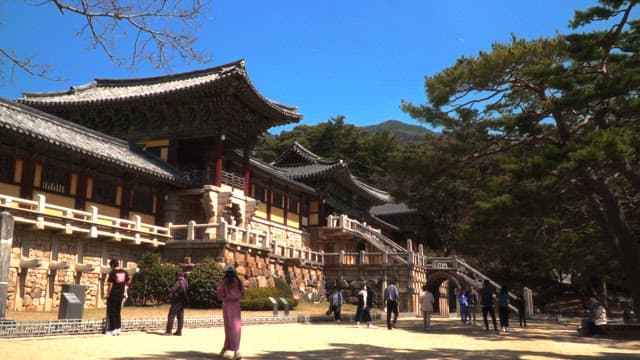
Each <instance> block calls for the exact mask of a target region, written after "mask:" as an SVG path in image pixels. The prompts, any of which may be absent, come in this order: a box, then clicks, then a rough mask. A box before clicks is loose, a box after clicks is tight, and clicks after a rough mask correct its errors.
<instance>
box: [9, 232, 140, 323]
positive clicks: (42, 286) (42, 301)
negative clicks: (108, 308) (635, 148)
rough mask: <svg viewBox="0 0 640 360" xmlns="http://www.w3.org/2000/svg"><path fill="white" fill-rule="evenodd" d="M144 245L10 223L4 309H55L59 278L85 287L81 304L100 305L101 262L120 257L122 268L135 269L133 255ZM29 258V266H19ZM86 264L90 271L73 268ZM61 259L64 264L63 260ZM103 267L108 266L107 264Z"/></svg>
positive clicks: (102, 286)
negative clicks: (12, 230)
mask: <svg viewBox="0 0 640 360" xmlns="http://www.w3.org/2000/svg"><path fill="white" fill-rule="evenodd" d="M148 250H149V249H148V248H146V247H143V246H137V245H133V244H131V245H129V244H124V243H119V242H108V241H107V240H106V239H87V238H86V237H83V236H68V235H63V234H57V233H53V232H48V231H37V230H31V229H29V228H28V227H26V226H16V227H15V229H14V234H13V242H12V249H11V258H10V268H9V275H8V283H9V284H8V294H7V310H8V311H55V310H57V309H58V308H59V305H60V299H61V296H62V288H63V285H65V284H79V285H83V286H84V287H85V304H84V305H85V307H86V308H102V307H104V306H105V302H104V294H105V291H106V277H107V274H106V272H105V266H106V264H108V262H109V260H110V259H122V260H123V264H122V266H123V267H124V268H129V269H135V268H137V266H138V263H137V261H138V260H137V259H139V257H140V255H142V253H143V252H145V251H148ZM24 264H29V265H28V266H29V267H23V265H24ZM77 264H84V265H87V264H90V265H92V266H93V269H92V270H91V271H90V272H81V271H77V268H76V265H77ZM64 265H66V266H64ZM107 270H108V269H107Z"/></svg>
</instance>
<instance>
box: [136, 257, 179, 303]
mask: <svg viewBox="0 0 640 360" xmlns="http://www.w3.org/2000/svg"><path fill="white" fill-rule="evenodd" d="M139 267H140V272H139V273H137V274H135V276H134V277H133V282H132V284H131V287H129V297H130V299H131V301H132V302H133V304H135V305H148V304H156V303H162V302H168V301H169V291H168V290H167V289H168V288H169V287H170V286H171V285H172V284H173V281H174V280H175V274H176V271H178V266H176V265H173V264H163V263H162V262H161V258H160V255H159V254H157V253H153V252H147V253H145V254H143V255H142V257H141V259H140V263H139Z"/></svg>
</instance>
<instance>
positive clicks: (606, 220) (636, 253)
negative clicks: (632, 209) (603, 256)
mask: <svg viewBox="0 0 640 360" xmlns="http://www.w3.org/2000/svg"><path fill="white" fill-rule="evenodd" d="M584 180H585V185H586V188H587V189H588V191H589V192H590V200H591V203H592V204H593V205H594V206H593V209H594V212H595V216H596V219H597V220H598V222H599V223H600V225H601V226H602V227H603V230H604V231H605V233H606V234H607V236H606V238H607V239H608V240H609V245H610V248H611V249H612V251H613V254H615V255H617V258H618V259H619V260H620V265H621V266H622V270H623V272H624V275H625V277H626V282H627V285H628V287H629V289H630V290H631V296H632V297H633V309H634V311H635V310H636V309H640V243H639V241H638V239H637V238H636V237H635V234H634V232H633V230H632V229H631V227H630V226H629V224H628V223H627V222H626V220H625V217H624V209H623V208H622V206H621V205H620V202H619V201H618V197H617V196H616V194H615V193H614V192H613V190H612V189H611V187H610V186H608V185H607V184H606V183H605V182H604V181H602V180H600V179H599V178H597V177H595V176H593V175H591V174H586V176H585V178H584Z"/></svg>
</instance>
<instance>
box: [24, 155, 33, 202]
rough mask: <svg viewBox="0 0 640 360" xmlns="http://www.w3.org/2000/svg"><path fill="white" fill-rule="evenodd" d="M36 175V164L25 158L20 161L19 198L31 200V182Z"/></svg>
mask: <svg viewBox="0 0 640 360" xmlns="http://www.w3.org/2000/svg"><path fill="white" fill-rule="evenodd" d="M35 173H36V162H35V161H34V160H33V159H32V158H30V157H25V158H24V159H23V161H22V179H21V181H20V197H21V198H23V199H31V198H32V197H33V181H34V177H35Z"/></svg>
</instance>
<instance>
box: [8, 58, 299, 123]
mask: <svg viewBox="0 0 640 360" xmlns="http://www.w3.org/2000/svg"><path fill="white" fill-rule="evenodd" d="M232 78H235V79H241V80H242V83H241V84H240V85H237V82H235V81H233V82H231V85H234V86H239V90H240V91H239V93H241V94H245V96H248V97H249V98H253V99H255V100H256V101H255V102H254V103H255V104H256V106H258V107H262V108H263V109H262V110H263V111H265V112H271V114H270V116H269V118H271V119H273V120H276V121H275V122H276V123H277V124H283V125H284V124H288V123H292V122H296V123H297V122H299V121H300V120H301V119H302V114H300V113H299V112H298V108H297V107H294V106H287V105H283V104H280V103H277V102H275V101H272V100H269V99H267V98H266V97H264V96H263V95H262V94H260V93H259V92H258V90H257V89H256V88H255V86H254V85H253V83H252V82H251V80H250V79H249V76H248V74H247V71H246V69H245V61H244V59H242V60H238V61H235V62H231V63H228V64H224V65H220V66H216V67H213V68H208V69H203V70H196V71H191V72H185V73H180V74H170V75H163V76H155V77H147V78H137V79H100V78H96V79H95V80H94V81H92V82H90V83H88V84H84V85H80V86H72V87H70V88H69V90H64V91H56V92H42V93H37V92H24V93H23V94H22V98H20V99H17V100H16V101H18V102H20V103H23V104H26V105H33V106H38V107H41V106H51V107H53V106H71V105H74V106H82V105H91V106H95V105H99V104H104V103H110V102H126V101H132V100H137V99H142V98H153V97H164V96H167V95H173V94H178V93H182V92H187V91H192V90H194V89H198V88H206V87H208V86H211V85H212V84H215V83H216V82H220V81H225V80H227V79H232ZM278 118H283V119H282V120H280V121H277V119H278Z"/></svg>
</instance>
